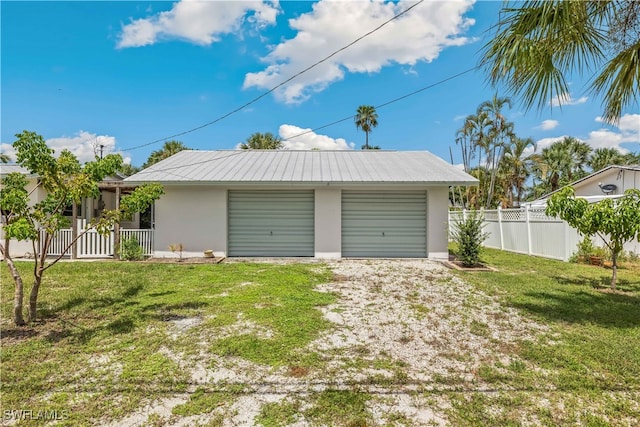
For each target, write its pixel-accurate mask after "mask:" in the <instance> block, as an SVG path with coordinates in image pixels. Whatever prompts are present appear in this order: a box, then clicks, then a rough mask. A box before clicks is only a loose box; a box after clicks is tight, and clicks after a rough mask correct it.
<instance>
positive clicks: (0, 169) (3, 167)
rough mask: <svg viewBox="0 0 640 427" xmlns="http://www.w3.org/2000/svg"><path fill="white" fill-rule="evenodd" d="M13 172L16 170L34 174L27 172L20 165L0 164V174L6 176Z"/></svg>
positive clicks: (28, 174)
mask: <svg viewBox="0 0 640 427" xmlns="http://www.w3.org/2000/svg"><path fill="white" fill-rule="evenodd" d="M14 172H18V173H21V174H23V175H27V176H35V175H34V174H31V173H29V171H28V170H27V169H25V168H23V167H22V166H20V165H12V164H0V175H2V176H6V175H9V174H10V173H14Z"/></svg>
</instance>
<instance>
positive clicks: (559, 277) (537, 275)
mask: <svg viewBox="0 0 640 427" xmlns="http://www.w3.org/2000/svg"><path fill="white" fill-rule="evenodd" d="M454 251H455V248H454ZM482 258H483V261H484V262H486V263H488V264H490V265H492V266H494V267H496V268H497V269H498V270H499V271H498V272H468V273H464V272H461V273H458V274H459V276H460V277H462V278H463V279H464V280H465V281H467V282H469V283H471V284H473V285H474V286H476V287H478V288H480V289H482V290H483V291H485V292H486V293H488V294H490V295H498V296H499V298H500V300H501V302H502V303H503V304H504V305H507V306H511V307H514V308H516V309H518V310H519V311H520V312H521V313H522V314H524V315H525V316H527V317H530V318H533V319H535V320H537V321H538V322H540V323H542V324H545V325H548V326H549V327H550V328H551V329H550V332H549V333H547V334H544V335H543V337H542V338H541V339H540V340H539V341H538V342H528V343H526V342H525V343H523V344H522V346H521V347H520V348H518V349H516V350H515V351H516V353H517V354H518V355H519V356H520V357H522V358H523V359H524V360H525V361H526V362H527V365H528V366H526V365H524V366H523V365H516V366H505V367H500V366H498V367H495V366H492V367H489V366H487V367H484V369H481V370H480V375H481V376H482V377H483V379H484V380H485V381H489V382H490V383H493V384H495V386H496V388H498V389H504V388H505V387H507V388H510V389H511V390H512V391H511V392H509V393H498V394H496V395H491V394H490V393H487V394H476V395H473V396H472V397H469V396H463V397H460V396H458V397H456V398H455V399H456V400H457V406H455V408H454V409H455V410H454V411H453V414H454V417H455V418H456V419H457V422H456V423H457V424H461V425H477V424H480V423H483V424H488V425H517V424H518V423H517V422H516V420H517V419H518V416H519V414H518V412H519V409H523V408H527V407H531V405H538V406H539V410H538V413H537V421H536V424H538V423H539V424H545V425H592V426H599V425H610V424H611V425H637V424H636V423H638V422H640V405H639V404H638V400H639V398H640V265H639V264H623V265H622V266H621V268H620V269H619V271H618V274H619V276H618V277H619V282H618V290H619V292H616V293H612V292H610V291H609V283H610V278H611V270H610V269H604V268H602V267H594V266H589V265H581V264H572V263H565V262H561V261H554V260H549V259H543V258H537V257H529V256H526V255H519V254H514V253H509V252H504V251H499V250H493V249H486V250H485V251H484V253H483V257H482ZM541 401H544V402H546V403H545V405H542V406H541V405H539V403H540V402H541ZM561 401H562V403H560V402H561ZM589 407H591V408H593V410H594V411H593V412H597V413H600V414H604V415H599V416H596V415H593V414H592V413H590V412H589V411H588V408H589ZM496 408H500V410H496ZM585 408H587V410H585Z"/></svg>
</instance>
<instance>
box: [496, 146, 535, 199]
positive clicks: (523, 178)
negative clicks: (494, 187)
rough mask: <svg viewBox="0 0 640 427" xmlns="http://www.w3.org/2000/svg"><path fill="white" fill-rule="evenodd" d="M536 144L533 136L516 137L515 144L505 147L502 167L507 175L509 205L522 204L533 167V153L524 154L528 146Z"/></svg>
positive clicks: (503, 172) (505, 175)
mask: <svg viewBox="0 0 640 427" xmlns="http://www.w3.org/2000/svg"><path fill="white" fill-rule="evenodd" d="M535 145H536V144H535V142H534V141H533V139H531V138H526V139H523V138H516V139H515V140H514V142H513V144H511V145H509V146H507V147H505V152H504V157H503V158H502V162H501V164H500V169H501V171H502V174H503V175H504V177H505V184H506V187H507V196H508V199H509V206H520V201H521V200H522V194H523V193H524V186H525V183H526V182H527V179H529V176H531V169H532V167H533V155H529V156H525V155H524V154H525V152H526V150H527V148H529V147H535Z"/></svg>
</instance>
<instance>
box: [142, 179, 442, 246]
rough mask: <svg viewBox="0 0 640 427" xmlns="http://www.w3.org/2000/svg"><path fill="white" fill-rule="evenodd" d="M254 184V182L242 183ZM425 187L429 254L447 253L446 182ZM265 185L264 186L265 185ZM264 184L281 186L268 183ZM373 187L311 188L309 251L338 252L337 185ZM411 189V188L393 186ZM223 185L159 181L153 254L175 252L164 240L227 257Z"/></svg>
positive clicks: (339, 216)
mask: <svg viewBox="0 0 640 427" xmlns="http://www.w3.org/2000/svg"><path fill="white" fill-rule="evenodd" d="M243 188H244V189H256V187H253V188H250V187H243ZM423 188H424V189H425V190H426V191H427V215H426V217H425V221H426V223H427V252H428V257H429V258H430V259H447V258H448V246H447V245H448V241H447V238H448V235H447V230H448V224H447V220H448V219H447V218H448V215H447V209H448V187H446V186H441V187H423ZM265 189H266V187H265ZM269 189H283V187H274V188H271V187H269ZM343 189H361V190H365V189H368V190H376V189H379V188H377V187H371V188H364V187H361V186H345V187H344V188H343V187H320V188H315V201H314V205H315V212H314V226H315V232H314V233H315V234H314V241H315V244H314V245H315V256H316V257H317V258H340V257H341V256H342V253H341V250H342V241H341V236H342V223H341V222H342V190H343ZM395 189H397V190H407V189H411V190H416V187H410V186H407V187H397V188H395ZM228 190H229V189H228V188H223V187H214V186H205V185H203V186H196V185H194V186H165V194H164V195H163V196H162V197H161V198H160V199H159V200H158V201H157V202H156V206H155V234H154V249H155V256H158V257H175V256H177V254H174V253H172V252H171V251H170V250H169V245H171V244H177V243H182V244H183V245H184V252H183V256H185V257H186V256H202V253H203V251H204V250H206V249H212V250H213V251H214V254H215V255H216V256H227V239H228V236H227V221H228V212H227V207H228Z"/></svg>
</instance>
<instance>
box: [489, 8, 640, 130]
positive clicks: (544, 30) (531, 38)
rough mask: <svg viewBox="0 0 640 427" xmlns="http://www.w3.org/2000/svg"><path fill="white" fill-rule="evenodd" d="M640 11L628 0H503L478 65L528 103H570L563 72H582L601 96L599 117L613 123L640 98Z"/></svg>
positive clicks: (496, 82)
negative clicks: (497, 19)
mask: <svg viewBox="0 0 640 427" xmlns="http://www.w3.org/2000/svg"><path fill="white" fill-rule="evenodd" d="M639 13H640V4H639V3H638V2H633V1H629V2H618V1H607V2H605V1H602V2H599V1H548V0H530V1H527V2H508V3H507V4H505V6H504V8H503V9H502V11H501V12H500V22H498V23H497V24H496V26H495V28H496V34H495V35H494V36H492V37H489V40H490V41H489V42H487V44H486V45H485V46H484V52H483V58H482V60H481V65H482V66H483V67H484V68H485V69H486V71H487V74H488V76H489V80H490V81H491V83H492V84H501V85H503V86H506V88H507V89H508V90H509V91H510V92H511V93H512V94H514V95H516V96H519V97H521V98H522V100H523V102H524V105H525V107H526V108H531V107H532V106H534V105H536V104H537V106H538V108H540V109H542V108H546V107H547V106H548V105H549V103H550V102H551V101H552V100H553V99H554V98H555V99H559V100H560V101H562V100H568V94H569V93H570V87H569V84H570V81H571V79H570V78H568V77H569V75H571V74H572V73H576V72H577V73H581V74H586V75H588V76H590V77H591V78H590V80H591V83H590V86H591V90H592V91H593V92H594V93H595V94H598V95H600V96H601V97H602V98H603V104H604V112H603V118H604V120H606V121H608V122H616V121H617V120H618V119H619V118H620V116H621V114H622V112H623V111H624V109H625V108H626V107H629V106H631V105H633V103H634V102H635V101H637V99H638V85H639V83H640V74H639V73H638V70H639V69H640V58H639V56H638V51H639V49H640V40H638V36H637V35H638V31H640V23H639V22H640V20H638V14H639ZM620 40H624V42H622V43H621V42H620Z"/></svg>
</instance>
